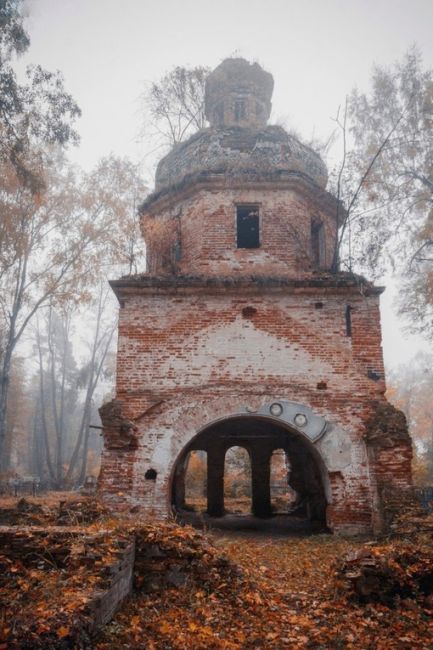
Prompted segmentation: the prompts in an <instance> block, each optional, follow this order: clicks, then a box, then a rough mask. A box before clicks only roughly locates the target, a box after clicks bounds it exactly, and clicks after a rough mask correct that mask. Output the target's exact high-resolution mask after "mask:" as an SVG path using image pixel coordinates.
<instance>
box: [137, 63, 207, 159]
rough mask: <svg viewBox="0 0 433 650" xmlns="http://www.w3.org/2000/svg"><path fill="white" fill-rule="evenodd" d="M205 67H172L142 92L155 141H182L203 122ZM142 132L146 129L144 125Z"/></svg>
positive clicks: (170, 143) (204, 122)
mask: <svg viewBox="0 0 433 650" xmlns="http://www.w3.org/2000/svg"><path fill="white" fill-rule="evenodd" d="M208 74H209V69H208V68H204V67H196V68H184V67H179V66H177V67H175V68H173V70H171V71H170V72H168V73H167V74H166V75H165V76H164V77H162V79H160V80H159V81H157V82H153V83H151V84H150V86H149V88H148V90H147V91H146V92H145V93H144V95H143V104H144V109H145V113H147V114H148V115H149V121H150V124H151V126H152V128H153V129H154V132H153V134H152V135H156V136H157V137H158V139H159V141H160V142H161V143H163V144H169V145H170V146H173V145H176V144H178V143H179V142H182V141H183V140H185V139H186V138H187V137H189V136H190V135H192V134H193V133H194V132H195V131H199V130H200V129H202V128H204V126H205V125H206V118H205V114H204V89H205V82H206V77H207V75H208ZM145 132H146V133H148V132H149V127H148V125H146V124H145Z"/></svg>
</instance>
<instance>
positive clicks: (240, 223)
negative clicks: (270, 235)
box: [236, 205, 260, 248]
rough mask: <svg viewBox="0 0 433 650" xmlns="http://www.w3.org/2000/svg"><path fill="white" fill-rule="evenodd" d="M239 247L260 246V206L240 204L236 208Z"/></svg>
mask: <svg viewBox="0 0 433 650" xmlns="http://www.w3.org/2000/svg"><path fill="white" fill-rule="evenodd" d="M236 225H237V247H238V248H259V247H260V232H259V207H258V206H257V205H238V206H237V208H236Z"/></svg>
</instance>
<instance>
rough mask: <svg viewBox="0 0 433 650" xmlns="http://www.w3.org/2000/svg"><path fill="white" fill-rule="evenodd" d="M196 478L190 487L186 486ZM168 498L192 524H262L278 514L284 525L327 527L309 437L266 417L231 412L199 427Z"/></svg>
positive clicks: (179, 464) (178, 466) (316, 461)
mask: <svg viewBox="0 0 433 650" xmlns="http://www.w3.org/2000/svg"><path fill="white" fill-rule="evenodd" d="M192 459H193V461H194V462H192ZM192 470H194V471H193V473H192ZM193 485H197V486H198V492H195V493H194V494H192V493H191V488H190V487H189V488H188V489H186V488H187V487H188V486H193ZM172 502H173V507H174V509H175V512H176V515H177V517H178V518H179V519H180V520H184V521H188V522H189V523H193V524H194V523H201V524H202V525H203V524H207V525H212V526H215V527H222V528H227V527H228V528H243V527H247V528H254V527H255V526H257V527H259V528H260V527H262V526H267V527H269V525H270V523H272V522H270V521H269V520H272V519H273V518H274V519H277V518H278V522H279V526H280V527H281V525H282V520H283V528H284V527H285V526H286V527H287V529H290V528H291V524H293V526H295V527H297V528H299V527H301V528H302V526H305V528H306V529H314V530H320V529H324V528H325V527H326V497H325V491H324V485H323V480H322V473H321V468H320V460H319V458H318V456H317V453H316V451H315V449H314V447H313V445H312V444H311V443H310V442H309V441H308V440H307V439H305V438H304V437H303V436H301V435H300V434H299V433H297V432H295V431H292V430H289V429H287V428H285V427H284V426H282V425H279V424H276V423H275V422H274V421H273V420H267V419H266V418H258V417H250V416H246V417H238V418H230V419H227V420H223V421H220V422H218V423H216V424H213V425H211V426H209V427H208V428H206V429H205V430H204V431H202V432H201V433H199V434H198V435H197V436H196V437H195V438H194V439H193V440H192V441H191V443H190V444H189V445H188V446H187V448H186V449H185V450H184V451H183V452H182V454H181V456H180V458H179V460H178V462H177V464H176V468H175V472H174V477H173V490H172ZM265 521H267V522H268V523H267V524H264V523H263V522H265ZM261 522H262V523H261Z"/></svg>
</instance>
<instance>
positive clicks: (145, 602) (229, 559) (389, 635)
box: [0, 496, 433, 650]
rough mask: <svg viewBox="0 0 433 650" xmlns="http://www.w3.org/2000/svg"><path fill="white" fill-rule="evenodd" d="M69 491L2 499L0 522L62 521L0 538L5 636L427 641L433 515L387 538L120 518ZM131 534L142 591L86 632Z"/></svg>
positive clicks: (380, 645)
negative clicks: (229, 529) (225, 529)
mask: <svg viewBox="0 0 433 650" xmlns="http://www.w3.org/2000/svg"><path fill="white" fill-rule="evenodd" d="M61 501H62V503H61V504H60V505H59V499H58V498H57V501H56V500H55V499H54V498H53V497H50V499H49V500H47V501H46V502H44V501H41V500H39V502H34V501H33V500H24V501H23V502H20V503H18V504H17V502H16V500H15V502H10V503H3V504H2V503H1V502H0V520H1V522H2V524H3V525H5V524H9V525H10V524H13V525H16V526H20V527H22V526H27V527H29V526H33V527H34V526H38V527H39V528H40V527H42V526H47V527H49V526H55V527H56V528H55V529H54V528H52V529H51V530H52V531H53V532H52V533H47V534H46V535H45V534H44V535H42V537H41V535H40V533H39V532H38V533H35V532H32V531H34V530H35V529H32V528H27V529H23V528H21V532H20V533H19V535H21V538H20V539H19V541H18V542H17V541H16V540H15V541H12V542H11V543H10V545H9V547H8V548H9V550H8V549H5V548H3V549H0V552H2V551H3V554H2V555H0V605H1V609H0V650H7V649H8V650H9V649H11V650H12V649H13V648H29V649H30V648H32V649H33V648H64V649H65V650H66V649H68V648H95V649H96V650H109V649H110V650H111V649H116V650H117V649H122V648H124V649H127V648H143V649H144V648H146V650H152V649H155V650H157V649H158V650H159V649H161V650H171V649H173V650H175V649H176V650H181V649H188V650H189V649H194V650H196V649H201V648H203V649H205V648H209V649H228V650H231V649H233V650H236V649H245V650H246V649H249V648H293V649H294V650H296V649H298V648H312V649H313V648H314V649H317V650H319V649H323V650H328V649H330V648H336V649H339V648H341V649H343V648H344V649H346V648H347V649H348V650H350V649H353V650H355V649H356V650H364V649H365V650H368V649H374V650H385V649H386V650H388V649H391V648H396V649H398V650H405V649H407V650H411V649H412V648H413V649H417V648H422V649H432V648H433V640H432V639H433V596H432V591H433V547H432V539H433V518H432V517H430V518H425V517H418V518H417V519H415V520H414V519H413V518H412V519H410V518H409V519H406V520H405V521H403V522H401V524H400V528H401V531H402V532H401V534H400V535H399V534H398V531H394V533H395V534H394V535H393V537H392V538H390V539H388V540H382V541H381V542H380V543H376V542H367V543H366V542H365V540H364V541H355V540H344V539H340V538H337V537H333V536H330V535H316V536H311V537H303V538H302V537H292V538H287V537H281V536H269V535H263V534H256V535H254V534H251V533H244V534H238V535H233V534H232V533H230V534H223V533H221V532H220V533H216V532H210V533H207V534H206V535H205V536H203V535H201V534H200V533H198V532H197V531H195V530H193V529H192V528H189V527H180V526H177V525H176V524H174V523H164V524H160V523H154V522H153V523H152V522H147V523H142V524H137V522H136V521H135V522H130V521H123V522H120V523H119V522H118V521H116V520H112V519H110V518H109V517H108V515H107V513H106V512H105V510H104V508H103V507H102V506H101V505H100V504H99V503H98V502H97V501H96V500H95V499H92V498H90V499H89V498H84V497H75V498H72V499H70V498H64V497H63V496H62V497H61ZM6 511H7V512H6ZM47 530H48V528H47ZM59 530H60V532H59ZM62 530H64V531H65V532H64V533H62ZM74 531H75V532H74ZM77 531H78V533H77ZM50 535H51V537H50ZM65 535H66V537H65ZM18 537H19V536H18ZM131 539H134V540H135V545H136V559H135V565H134V593H133V595H132V597H130V598H129V599H128V600H127V601H126V602H125V604H124V606H123V608H122V609H121V610H120V611H119V612H118V613H117V614H116V615H115V617H114V618H113V620H112V622H111V623H110V624H109V625H107V626H106V627H105V628H104V629H102V630H100V631H99V633H98V634H97V635H96V636H93V637H91V636H90V634H89V630H90V627H89V625H88V624H87V623H88V618H86V617H89V612H88V611H87V610H86V606H87V602H88V600H89V598H90V597H91V594H92V592H94V591H95V590H98V589H103V588H104V585H105V584H106V581H107V576H109V574H110V570H111V567H112V566H113V563H115V562H116V558H117V557H118V556H119V553H121V552H122V548H124V547H125V544H127V543H128V540H131ZM35 540H36V541H35Z"/></svg>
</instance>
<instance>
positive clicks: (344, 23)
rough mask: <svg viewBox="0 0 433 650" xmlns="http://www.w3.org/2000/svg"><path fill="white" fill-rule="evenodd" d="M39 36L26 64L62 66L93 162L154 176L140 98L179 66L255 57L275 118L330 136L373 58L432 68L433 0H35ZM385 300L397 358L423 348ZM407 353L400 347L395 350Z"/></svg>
mask: <svg viewBox="0 0 433 650" xmlns="http://www.w3.org/2000/svg"><path fill="white" fill-rule="evenodd" d="M27 7H28V19H27V21H26V26H27V29H28V31H29V34H30V38H31V47H30V49H29V52H28V53H27V54H26V56H25V57H24V58H23V60H22V62H21V64H20V65H21V66H24V64H26V63H28V62H35V63H40V64H41V65H42V66H43V67H46V68H47V69H49V70H54V69H59V70H61V71H62V73H63V75H64V77H65V85H66V88H67V89H68V91H69V92H71V93H72V95H73V96H74V98H75V99H76V101H77V102H78V104H79V105H80V107H81V109H82V111H83V116H82V118H81V120H80V121H79V123H78V125H77V126H78V130H79V132H80V135H81V145H80V147H79V148H77V149H75V150H72V151H71V152H70V154H71V158H72V159H73V160H74V161H75V162H77V163H79V164H80V165H81V166H83V167H85V168H90V167H92V166H93V165H94V164H95V163H96V161H97V160H98V159H99V158H100V157H102V156H104V155H106V154H108V153H110V152H113V153H114V154H116V155H126V156H129V157H131V158H133V159H134V160H135V161H140V162H141V163H142V167H143V172H144V173H145V175H146V176H147V177H148V178H150V172H151V169H152V165H153V163H154V157H152V156H148V155H147V156H146V155H145V154H146V143H145V142H143V140H142V139H141V140H140V139H139V138H138V135H139V132H140V129H141V126H142V124H141V121H142V119H141V114H140V101H139V98H140V95H141V93H142V92H143V89H144V87H145V84H146V83H149V82H150V81H152V80H156V79H158V78H159V77H161V76H162V75H163V74H164V73H165V72H167V71H168V70H169V69H170V68H172V67H173V66H175V65H186V66H195V65H206V66H209V67H215V66H216V65H218V63H219V62H220V61H221V60H222V59H224V58H226V57H227V56H233V55H236V56H244V57H245V58H247V59H249V60H256V61H258V62H259V63H260V64H261V65H263V67H265V68H266V69H267V70H268V71H270V72H271V73H272V74H273V76H274V80H275V90H274V96H273V113H272V117H271V122H272V121H276V120H278V121H284V123H285V124H286V126H287V127H289V128H294V129H295V130H297V131H298V132H299V133H300V135H301V136H302V137H304V138H307V139H310V138H311V136H312V135H316V136H319V137H326V136H327V135H328V134H329V133H330V132H331V131H332V129H333V123H332V119H331V118H332V117H335V115H336V112H337V110H338V106H339V105H341V104H343V103H344V100H345V96H346V94H347V93H349V92H350V91H351V89H352V88H353V87H354V86H357V87H358V88H359V89H360V90H367V88H368V80H369V77H370V73H371V68H372V65H373V64H374V63H378V64H380V65H389V64H392V63H393V62H394V61H396V60H398V59H401V57H402V56H403V54H404V52H405V51H407V50H408V48H409V47H410V46H411V45H413V44H414V43H417V44H418V46H419V48H420V50H421V52H422V54H423V57H424V63H425V66H426V67H433V39H432V34H433V0H303V1H302V2H299V0H296V1H295V0H182V1H179V0H158V1H156V0H152V1H150V0H123V2H119V1H118V0H27ZM391 294H392V291H387V292H385V295H384V296H383V297H382V305H383V309H382V314H383V317H382V318H383V325H384V352H385V359H386V362H387V364H388V365H396V363H397V362H398V361H405V360H407V359H408V358H409V357H410V356H411V355H412V354H413V352H414V350H415V349H416V347H417V346H418V344H419V343H418V341H417V339H413V338H412V339H408V340H405V339H403V338H402V335H401V334H400V333H399V331H398V330H399V325H398V323H397V321H396V317H395V315H394V314H393V312H392V309H391V307H390V302H391V299H392V296H391ZM397 350H398V355H397V356H396V352H397Z"/></svg>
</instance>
